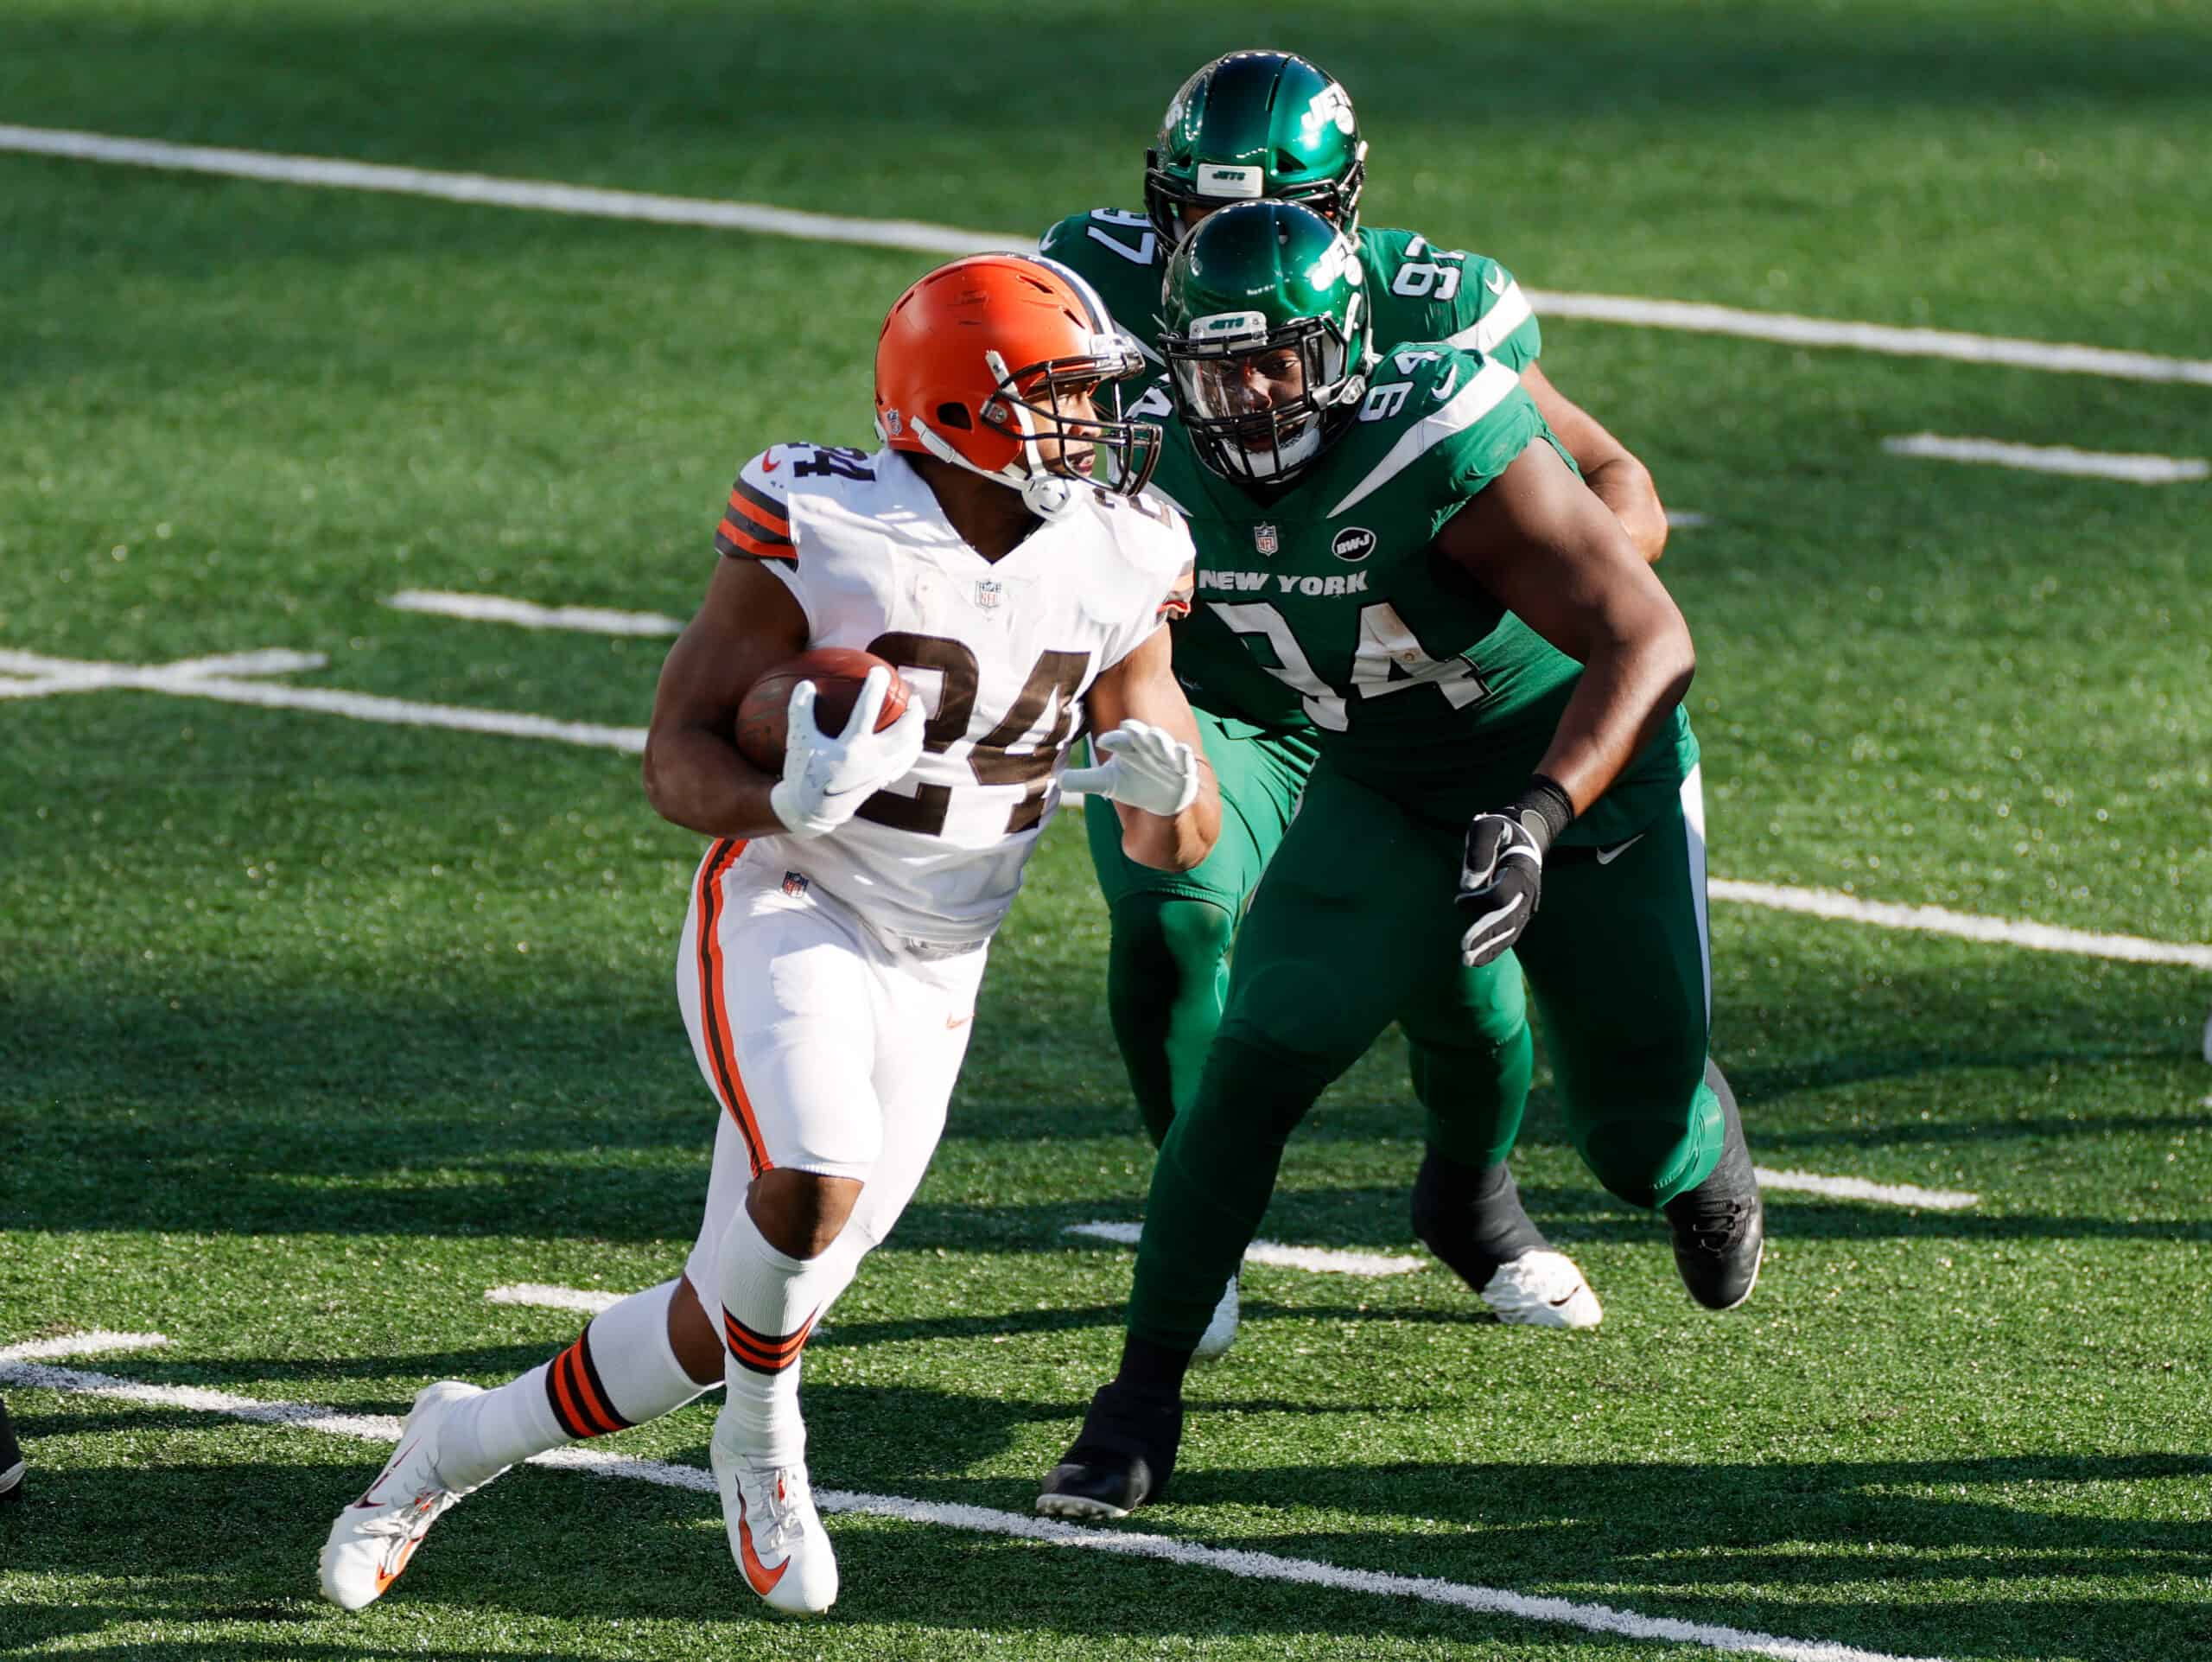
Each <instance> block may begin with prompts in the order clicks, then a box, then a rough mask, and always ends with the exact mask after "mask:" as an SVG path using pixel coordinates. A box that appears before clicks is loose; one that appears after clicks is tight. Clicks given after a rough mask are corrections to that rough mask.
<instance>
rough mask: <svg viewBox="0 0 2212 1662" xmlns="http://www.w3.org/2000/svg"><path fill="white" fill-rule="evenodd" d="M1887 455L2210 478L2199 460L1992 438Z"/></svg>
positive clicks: (2157, 481)
mask: <svg viewBox="0 0 2212 1662" xmlns="http://www.w3.org/2000/svg"><path fill="white" fill-rule="evenodd" d="M1882 448H1883V449H1885V450H1887V451H1888V452H1889V453H1890V454H1891V455H1910V456H1930V457H1933V458H1934V459H1935V460H1936V461H1938V462H1986V463H1988V464H1989V465H1991V466H1993V467H1999V468H2025V469H2026V470H2027V471H2028V472H2030V473H2038V474H2079V475H2081V476H2082V477H2085V478H2092V479H2120V480H2125V481H2127V482H2128V483H2129V484H2131V485H2177V484H2180V483H2182V482H2183V481H2186V480H2191V479H2202V478H2204V477H2206V476H2207V475H2208V474H2212V462H2206V461H2204V460H2203V459H2202V458H2201V457H2192V456H2172V455H2127V454H2124V453H2122V452H2120V451H2118V450H2077V449H2074V448H2073V447H2072V446H2071V445H2067V444H2008V443H2005V441H2003V440H2002V439H1994V438H1946V437H1944V436H1942V434H1941V433H1906V434H1902V435H1900V436H1897V437H1895V438H1885V439H1884V440H1883V441H1882Z"/></svg>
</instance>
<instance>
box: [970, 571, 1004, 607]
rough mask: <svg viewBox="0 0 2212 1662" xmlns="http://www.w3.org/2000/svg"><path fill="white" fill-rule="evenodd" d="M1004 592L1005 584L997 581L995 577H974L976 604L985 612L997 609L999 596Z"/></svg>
mask: <svg viewBox="0 0 2212 1662" xmlns="http://www.w3.org/2000/svg"><path fill="white" fill-rule="evenodd" d="M1005 593H1006V585H1005V584H1004V583H1001V582H999V581H998V580H997V579H996V578H995V577H978V578H976V605H978V606H980V607H982V608H983V609H984V610H985V611H987V612H995V611H997V610H998V608H999V599H1000V596H1001V595H1004V594H1005Z"/></svg>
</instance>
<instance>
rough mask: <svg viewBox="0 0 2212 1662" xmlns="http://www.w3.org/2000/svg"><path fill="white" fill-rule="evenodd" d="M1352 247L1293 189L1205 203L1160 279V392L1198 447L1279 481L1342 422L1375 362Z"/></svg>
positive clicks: (1222, 463)
mask: <svg viewBox="0 0 2212 1662" xmlns="http://www.w3.org/2000/svg"><path fill="white" fill-rule="evenodd" d="M1364 282H1365V277H1364V276H1363V273H1362V271H1361V269H1360V264H1359V249H1358V247H1357V245H1356V244H1354V243H1353V241H1352V240H1351V238H1350V237H1348V236H1346V235H1345V234H1344V232H1341V231H1339V230H1338V229H1337V227H1336V226H1332V225H1331V224H1330V223H1329V222H1328V221H1327V220H1325V219H1323V218H1322V217H1321V216H1320V215H1319V214H1318V213H1314V212H1313V209H1311V208H1308V207H1300V205H1299V204H1298V203H1296V202H1269V201H1263V202H1240V203H1237V204H1236V205H1235V206H1233V207H1224V208H1223V209H1221V210H1220V211H1219V212H1218V213H1210V214H1208V215H1207V216H1206V217H1205V220H1203V221H1201V222H1200V224H1199V226H1198V228H1197V229H1196V230H1195V231H1193V232H1192V233H1191V234H1190V236H1189V237H1188V238H1186V239H1185V240H1184V243H1183V245H1182V246H1181V247H1180V248H1178V249H1177V250H1176V251H1175V256H1174V258H1173V259H1171V260H1169V261H1168V263H1167V275H1166V279H1165V280H1164V281H1163V283H1161V286H1160V315H1161V321H1162V322H1163V323H1164V324H1165V326H1166V327H1165V328H1164V330H1163V332H1162V334H1161V335H1160V351H1161V353H1163V354H1164V355H1165V356H1166V360H1167V369H1168V376H1167V384H1168V392H1169V396H1170V397H1171V398H1173V400H1174V404H1175V411H1176V413H1177V415H1179V417H1181V418H1182V421H1183V425H1184V428H1185V430H1186V431H1187V432H1188V433H1189V434H1190V436H1191V442H1192V445H1193V447H1194V448H1195V449H1197V451H1198V458H1199V460H1200V461H1202V462H1205V465H1206V466H1207V467H1209V468H1211V469H1212V470H1213V471H1214V472H1216V473H1217V474H1221V475H1222V476H1223V477H1224V478H1225V479H1233V480H1235V481H1238V482H1239V483H1241V484H1248V485H1263V486H1264V485H1278V484H1281V483H1284V482H1286V481H1289V480H1291V479H1294V478H1295V477H1296V476H1297V475H1298V474H1300V473H1302V472H1304V471H1305V470H1306V468H1310V467H1311V466H1313V462H1314V461H1315V460H1316V459H1317V458H1318V457H1319V455H1320V454H1321V452H1322V451H1323V449H1325V448H1326V447H1327V445H1328V444H1329V443H1331V442H1332V440H1334V439H1335V438H1336V437H1337V436H1338V434H1340V433H1341V432H1343V430H1344V425H1345V423H1348V422H1349V421H1350V420H1351V418H1352V415H1353V412H1354V411H1355V410H1356V409H1357V405H1358V404H1359V401H1360V399H1361V398H1362V397H1363V395H1364V394H1365V393H1366V391H1367V380H1368V373H1369V372H1370V370H1371V369H1372V368H1373V366H1374V364H1375V351H1374V343H1373V339H1372V329H1371V328H1370V322H1369V315H1368V314H1369V311H1370V306H1369V303H1368V298H1367V296H1366V294H1365V292H1364V290H1363V286H1362V285H1363V283H1364Z"/></svg>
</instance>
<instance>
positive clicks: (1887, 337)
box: [0, 124, 2212, 386]
mask: <svg viewBox="0 0 2212 1662" xmlns="http://www.w3.org/2000/svg"><path fill="white" fill-rule="evenodd" d="M0 151H12V152H14V153H16V154H17V155H24V156H55V157H59V158H62V159H65V160H69V161H77V162H106V163H110V164H111V165H121V166H125V167H140V168H157V169H166V170H168V171H171V172H182V173H206V174H218V175H223V176H226V177H228V178H233V179H254V180H260V181H265V182H269V183H273V184H288V185H307V186H319V187H322V188H330V189H339V190H368V191H380V192H384V193H385V194H393V195H402V196H426V197H431V198H435V199H436V200H439V201H449V202H465V203H471V204H480V205H486V206H490V207H512V208H527V209H535V210H537V211H538V212H541V213H570V214H579V215H584V216H587V217H590V218H594V219H607V220H648V221H651V222H652V223H654V224H658V225H688V226H707V227H709V228H711V229H715V230H723V231H750V232H756V233H758V234H760V235H762V236H771V237H796V238H800V239H805V240H809V241H814V242H837V243H847V244H852V245H858V246H861V247H868V248H896V249H911V250H913V251H915V252H921V253H930V254H975V253H981V252H985V251H988V250H990V249H1003V248H1022V249H1027V248H1029V247H1031V246H1033V243H1032V240H1031V239H1029V238H1027V237H1017V236H1010V235H1007V234H1003V233H1001V232H989V231H963V230H960V229H958V228H957V227H955V226H941V225H927V224H924V223H922V222H921V221H919V220H868V219H856V218H852V217H849V216H845V215H841V214H834V213H806V212H803V211H801V210H799V209H796V208H783V207H769V206H767V205H766V204H765V203H759V202H733V201H718V200H715V199H714V198H711V197H700V196H666V195H660V194H654V193H652V192H647V191H634V190H616V189H607V188H598V187H592V186H582V185H564V184H558V183H554V182H550V181H537V180H526V179H503V178H497V177H494V176H493V175H488V174H481V173H454V172H445V171H441V170H438V169H429V168H406V167H392V166H389V165H386V164H384V163H380V162H348V161H345V160H342V159H340V158H337V157H332V156H296V155H290V154H287V153H284V152H281V151H273V150H229V149H224V148H221V147H219V146H214V145H207V144H172V143H167V142H165V141H162V140H160V139H150V138H120V137H112V136H111V135H109V134H105V133H89V132H80V131H73V130H71V129H67V128H60V127H19V126H11V125H7V124H0ZM1527 293H1528V296H1529V300H1530V302H1532V303H1533V304H1534V305H1535V308H1536V309H1537V310H1538V311H1539V312H1541V313H1543V314H1546V315H1550V316H1553V317H1573V318H1580V319H1584V320H1586V321H1588V322H1599V323H1624V324H1628V325H1630V326H1632V327H1635V328H1659V329H1679V330H1682V331H1685V332H1687V333H1689V334H1728V335H1735V336H1738V337H1739V338H1741V339H1745V340H1751V341H1777V342H1780V343H1782V344H1784V345H1789V346H1801V347H1844V348H1847V349H1849V350H1853V351H1858V352H1874V353H1887V354H1889V355H1891V356H1893V357H1906V358H1948V359H1952V360H1956V361H1959V362H1961V363H1972V364H1997V365H2002V366H2006V367H2009V368H2014V369H2035V370H2045V371H2050V372H2052V373H2059V374H2073V375H2102V376H2107V377H2110V378H2112V379H2116V380H2131V381H2179V382H2184V383H2188V384H2190V385H2197V386H2212V360H2205V359H2196V358H2170V357H2164V356H2161V355H2159V354H2158V353H2147V352H2127V351H2120V350H2117V349H2114V348H2113V347H2090V346H2079V345H2074V344H2070V343H2062V342H2051V341H2028V340H2021V339H2017V338H2014V337H2011V336H2005V335H1991V334H1967V333H1964V332H1962V331H1960V330H1956V329H1931V328H1899V327H1897V326H1895V325H1891V324H1886V323H1854V322H1844V321H1841V320H1838V319H1834V318H1825V317H1805V316H1801V315H1796V314H1795V313H1790V312H1758V311H1748V310H1745V309H1741V308H1738V307H1734V306H1715V305H1708V304H1705V303H1703V302H1694V301H1683V300H1644V299H1639V298H1637V297H1635V296H1627V295H1592V294H1563V293H1560V292H1557V291H1554V290H1541V289H1530V290H1527Z"/></svg>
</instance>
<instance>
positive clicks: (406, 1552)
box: [377, 1535, 423, 1593]
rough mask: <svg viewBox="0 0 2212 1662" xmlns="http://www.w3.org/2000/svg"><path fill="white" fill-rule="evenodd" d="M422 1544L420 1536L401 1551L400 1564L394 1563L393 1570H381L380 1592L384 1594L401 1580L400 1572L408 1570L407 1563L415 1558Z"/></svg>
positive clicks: (378, 1572)
mask: <svg viewBox="0 0 2212 1662" xmlns="http://www.w3.org/2000/svg"><path fill="white" fill-rule="evenodd" d="M422 1544H423V1538H422V1537H421V1536H419V1535H418V1536H416V1538H414V1539H413V1540H411V1541H410V1542H408V1543H407V1544H405V1545H404V1546H402V1547H401V1548H400V1549H399V1558H398V1562H397V1563H394V1564H393V1565H392V1567H391V1569H389V1570H378V1571H377V1591H378V1592H379V1593H381V1592H383V1591H384V1589H385V1588H387V1587H389V1586H391V1584H392V1582H396V1581H397V1580H398V1579H399V1572H400V1571H401V1570H404V1569H406V1568H407V1561H408V1560H409V1559H410V1558H411V1557H414V1556H415V1549H416V1547H418V1546H420V1545H422Z"/></svg>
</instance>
